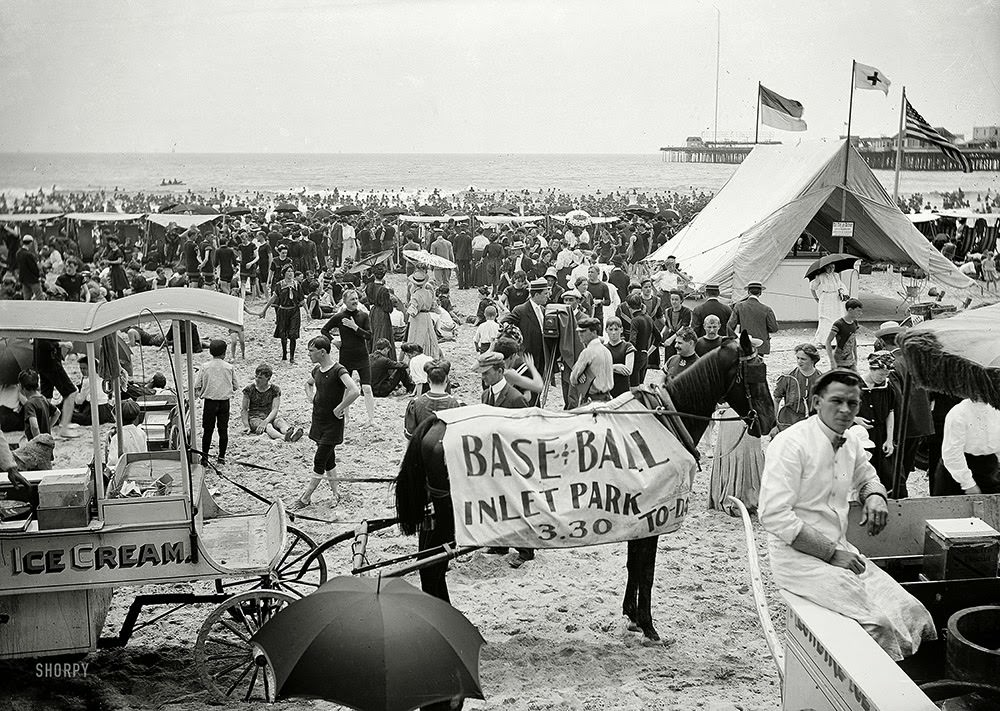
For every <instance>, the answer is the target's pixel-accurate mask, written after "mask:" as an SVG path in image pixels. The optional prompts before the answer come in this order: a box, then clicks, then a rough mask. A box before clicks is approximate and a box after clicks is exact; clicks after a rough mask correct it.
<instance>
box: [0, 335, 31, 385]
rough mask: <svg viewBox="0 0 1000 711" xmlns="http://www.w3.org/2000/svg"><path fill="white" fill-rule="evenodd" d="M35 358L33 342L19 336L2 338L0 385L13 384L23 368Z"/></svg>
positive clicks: (0, 341)
mask: <svg viewBox="0 0 1000 711" xmlns="http://www.w3.org/2000/svg"><path fill="white" fill-rule="evenodd" d="M34 360H35V353H34V349H33V348H32V347H31V343H29V342H28V341H26V340H21V339H18V338H0V385H13V384H15V383H16V382H17V376H18V375H20V374H21V371H22V370H27V369H28V368H31V367H32V364H33V363H34Z"/></svg>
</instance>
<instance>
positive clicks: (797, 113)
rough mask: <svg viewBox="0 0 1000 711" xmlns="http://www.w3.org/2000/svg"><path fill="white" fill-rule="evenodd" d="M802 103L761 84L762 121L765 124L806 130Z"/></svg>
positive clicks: (773, 126) (772, 126)
mask: <svg viewBox="0 0 1000 711" xmlns="http://www.w3.org/2000/svg"><path fill="white" fill-rule="evenodd" d="M802 112H803V108H802V103H801V102H799V101H796V100H795V99H786V98H785V97H784V96H782V95H781V94H779V93H777V92H775V91H771V90H770V89H768V88H767V87H766V86H764V85H760V121H761V123H763V124H764V125H765V126H770V127H771V128H780V129H781V130H783V131H805V130H806V122H805V121H803V120H802Z"/></svg>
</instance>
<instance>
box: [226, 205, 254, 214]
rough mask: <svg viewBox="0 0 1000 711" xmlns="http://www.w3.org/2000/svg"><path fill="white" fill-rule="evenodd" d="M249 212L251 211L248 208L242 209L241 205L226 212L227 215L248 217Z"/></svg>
mask: <svg viewBox="0 0 1000 711" xmlns="http://www.w3.org/2000/svg"><path fill="white" fill-rule="evenodd" d="M250 212H251V210H250V208H249V207H243V206H242V205H238V206H236V207H230V208H229V209H227V210H226V214H227V215H249V214H250Z"/></svg>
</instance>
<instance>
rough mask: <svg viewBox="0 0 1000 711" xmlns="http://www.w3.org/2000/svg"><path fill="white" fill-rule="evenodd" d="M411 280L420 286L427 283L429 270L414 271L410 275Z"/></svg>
mask: <svg viewBox="0 0 1000 711" xmlns="http://www.w3.org/2000/svg"><path fill="white" fill-rule="evenodd" d="M410 281H412V282H413V283H414V284H416V285H418V286H421V285H423V284H426V283H427V272H413V274H411V275H410Z"/></svg>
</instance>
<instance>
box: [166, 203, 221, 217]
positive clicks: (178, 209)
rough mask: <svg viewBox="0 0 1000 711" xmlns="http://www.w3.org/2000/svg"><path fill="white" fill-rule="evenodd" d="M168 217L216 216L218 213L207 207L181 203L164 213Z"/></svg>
mask: <svg viewBox="0 0 1000 711" xmlns="http://www.w3.org/2000/svg"><path fill="white" fill-rule="evenodd" d="M166 212H167V213H168V214H170V215H218V214H219V211H218V210H216V209H215V208H214V207H209V206H208V205H194V204H189V203H182V204H180V205H174V206H173V207H172V208H170V209H169V210H167V211H166Z"/></svg>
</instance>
